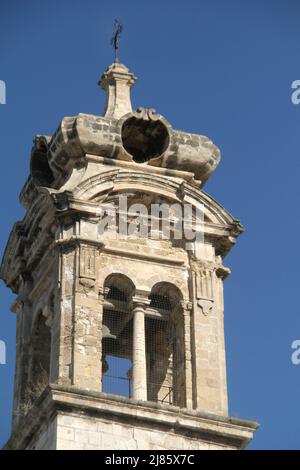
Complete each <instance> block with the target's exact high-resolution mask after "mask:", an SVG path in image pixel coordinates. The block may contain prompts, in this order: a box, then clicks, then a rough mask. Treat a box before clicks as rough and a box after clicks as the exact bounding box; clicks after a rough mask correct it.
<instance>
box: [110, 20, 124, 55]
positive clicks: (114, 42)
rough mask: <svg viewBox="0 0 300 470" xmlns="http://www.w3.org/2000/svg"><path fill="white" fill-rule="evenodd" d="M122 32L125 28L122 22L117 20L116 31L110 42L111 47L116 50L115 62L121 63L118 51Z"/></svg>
mask: <svg viewBox="0 0 300 470" xmlns="http://www.w3.org/2000/svg"><path fill="white" fill-rule="evenodd" d="M122 30H123V26H122V25H121V23H120V21H119V20H115V31H114V34H113V37H112V38H111V41H110V43H111V45H112V46H113V48H114V50H115V62H119V57H118V50H119V41H120V35H121V32H122Z"/></svg>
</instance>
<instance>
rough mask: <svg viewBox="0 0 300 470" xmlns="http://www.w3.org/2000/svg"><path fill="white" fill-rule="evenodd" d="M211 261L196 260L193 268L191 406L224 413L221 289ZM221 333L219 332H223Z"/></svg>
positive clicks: (225, 412)
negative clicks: (192, 374) (192, 397)
mask: <svg viewBox="0 0 300 470" xmlns="http://www.w3.org/2000/svg"><path fill="white" fill-rule="evenodd" d="M218 286H219V284H218V278H217V275H216V267H215V265H214V263H213V262H208V261H199V262H197V263H196V264H195V265H194V268H193V271H192V290H193V298H194V302H193V344H194V354H195V355H194V398H195V403H194V406H195V407H196V408H197V409H198V410H202V411H204V410H205V411H206V412H211V413H217V414H220V415H227V399H226V400H225V398H224V396H226V395H227V392H226V383H225V385H224V382H223V379H224V364H225V350H224V342H223V340H221V339H220V308H221V307H220V302H221V299H220V295H221V294H220V290H219V289H218ZM223 334H224V333H223V332H222V335H223Z"/></svg>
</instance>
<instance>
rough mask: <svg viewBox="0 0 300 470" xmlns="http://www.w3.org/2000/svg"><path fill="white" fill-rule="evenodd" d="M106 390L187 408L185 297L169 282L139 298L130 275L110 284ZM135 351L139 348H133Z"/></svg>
mask: <svg viewBox="0 0 300 470" xmlns="http://www.w3.org/2000/svg"><path fill="white" fill-rule="evenodd" d="M104 288H105V299H104V310H103V324H102V391H104V392H106V393H112V394H115V395H122V396H126V397H129V398H131V397H133V398H135V399H138V400H149V401H155V402H161V403H165V404H169V405H172V404H174V405H176V406H180V407H184V406H185V403H186V398H185V351H184V321H183V314H182V307H181V304H180V300H181V298H182V297H181V293H180V292H179V290H178V289H177V288H176V287H175V286H173V285H172V284H169V283H167V282H162V283H158V284H156V285H155V286H154V287H153V288H152V291H151V293H150V295H149V297H147V294H143V295H144V297H143V295H141V294H137V295H135V296H134V293H135V288H134V285H133V283H132V281H131V280H130V279H128V278H127V277H126V276H123V275H118V274H113V275H111V276H109V277H108V278H107V280H106V282H105V285H104ZM133 348H135V349H133Z"/></svg>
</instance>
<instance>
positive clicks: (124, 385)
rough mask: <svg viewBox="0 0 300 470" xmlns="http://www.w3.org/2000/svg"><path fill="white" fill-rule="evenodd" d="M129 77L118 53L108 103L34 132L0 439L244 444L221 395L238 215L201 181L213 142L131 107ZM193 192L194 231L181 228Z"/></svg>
mask: <svg viewBox="0 0 300 470" xmlns="http://www.w3.org/2000/svg"><path fill="white" fill-rule="evenodd" d="M135 80H136V77H135V76H134V75H133V74H132V73H130V72H129V70H128V68H127V67H125V66H124V65H122V64H120V63H118V62H115V63H113V64H112V65H110V66H109V67H108V69H107V70H106V71H105V73H104V74H103V75H102V77H101V79H100V81H99V84H100V86H101V87H102V88H103V89H104V90H105V92H106V95H107V101H106V107H105V112H104V116H103V117H100V116H93V115H87V114H79V115H78V116H75V117H65V118H64V119H63V120H62V122H61V123H60V125H59V127H58V129H57V131H56V132H55V134H54V135H53V136H43V135H39V136H36V137H35V139H34V144H33V149H32V154H31V162H30V176H29V178H28V180H27V182H26V183H25V186H24V188H23V189H22V191H21V195H20V201H21V204H22V205H23V207H25V209H26V215H25V217H24V219H23V220H22V221H20V222H17V223H16V224H15V225H14V227H13V230H12V232H11V235H10V238H9V241H8V245H7V247H6V250H5V253H4V257H3V261H2V266H1V278H2V279H3V280H4V281H5V283H6V285H7V286H8V287H9V288H10V289H11V290H12V291H13V292H14V293H15V294H16V300H15V302H14V304H13V306H12V310H13V312H15V313H16V316H17V343H16V354H17V360H16V371H15V389H14V410H13V430H12V435H11V438H10V440H9V441H8V443H7V444H6V447H5V448H6V449H106V450H108V449H115V450H125V449H130V450H132V449H156V450H170V449H176V450H196V449H241V448H244V447H245V446H246V445H247V444H248V442H249V441H250V440H251V439H252V436H253V433H254V431H255V429H256V428H257V423H254V422H250V421H244V420H241V419H235V418H230V417H229V416H228V409H227V386H226V363H225V347H224V321H223V316H224V314H223V281H224V279H225V278H226V276H228V274H229V269H228V268H226V267H224V265H223V258H224V257H225V256H226V254H227V253H228V252H229V250H230V249H231V247H232V246H233V245H234V243H235V241H236V238H237V237H238V235H239V234H240V233H241V232H242V231H243V227H242V226H241V224H240V222H239V221H238V220H236V219H234V218H233V217H232V216H231V215H230V214H229V213H228V212H227V211H226V210H225V209H224V208H223V207H222V206H221V205H220V204H219V203H218V202H216V201H215V200H214V199H213V198H211V197H210V196H209V195H208V194H206V193H205V192H204V191H203V189H202V188H203V185H204V183H205V182H206V181H207V179H208V178H209V176H210V175H211V173H212V172H213V171H214V169H215V168H216V166H217V165H218V163H219V160H220V152H219V149H218V148H217V147H216V146H215V145H214V144H213V143H212V142H211V140H209V139H208V138H207V137H204V136H201V135H196V134H190V133H186V132H182V131H179V130H176V129H173V127H172V126H171V125H170V124H169V123H168V122H167V121H166V120H165V119H164V118H163V117H162V116H161V115H159V114H156V112H155V111H154V110H152V109H143V108H139V109H138V110H137V111H133V110H132V107H131V101H130V89H131V87H132V86H133V85H134V83H135ZM187 206H189V207H191V208H192V211H193V209H197V208H198V209H199V210H200V209H201V208H202V214H203V216H204V220H202V224H200V225H201V227H202V229H201V230H202V235H203V238H202V239H201V240H202V241H200V242H199V240H198V239H197V240H196V236H195V240H194V241H193V240H192V239H190V238H188V237H187V236H186V233H185V232H184V233H183V234H182V236H180V237H178V236H177V237H176V236H175V235H176V233H177V232H176V230H175V229H174V227H175V226H176V224H177V223H178V220H179V219H180V217H179V215H180V211H182V212H181V214H183V219H182V220H183V222H185V221H186V219H188V211H186V212H185V208H186V207H187ZM153 208H154V209H155V211H156V212H155V217H152V215H153V214H152V212H151V210H152V209H153ZM178 214H179V215H178ZM195 220H196V216H195V214H194V213H193V212H192V217H191V219H190V222H191V223H194V222H195ZM168 222H169V223H170V226H171V228H170V230H169V231H167V232H168V233H166V231H165V227H166V225H167V223H168ZM197 223H198V222H197V220H196V230H195V234H196V233H197V231H198V232H199V224H198V225H197ZM150 225H151V226H150ZM177 225H178V224H177ZM141 232H143V236H141ZM175 232H176V233H175Z"/></svg>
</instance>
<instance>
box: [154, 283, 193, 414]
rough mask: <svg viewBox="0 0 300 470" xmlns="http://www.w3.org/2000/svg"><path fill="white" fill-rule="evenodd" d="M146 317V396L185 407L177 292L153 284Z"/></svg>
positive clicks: (171, 286)
mask: <svg viewBox="0 0 300 470" xmlns="http://www.w3.org/2000/svg"><path fill="white" fill-rule="evenodd" d="M149 299H150V301H151V302H150V308H149V316H147V317H146V355H147V396H148V400H150V401H159V402H162V403H167V404H174V405H177V406H185V367H184V358H185V353H184V329H183V316H182V310H181V306H180V303H179V300H180V299H181V295H180V292H179V291H178V290H177V289H176V288H175V286H173V285H171V284H169V283H167V282H166V283H159V284H156V285H155V286H154V287H153V289H152V292H151V294H150V296H149Z"/></svg>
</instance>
